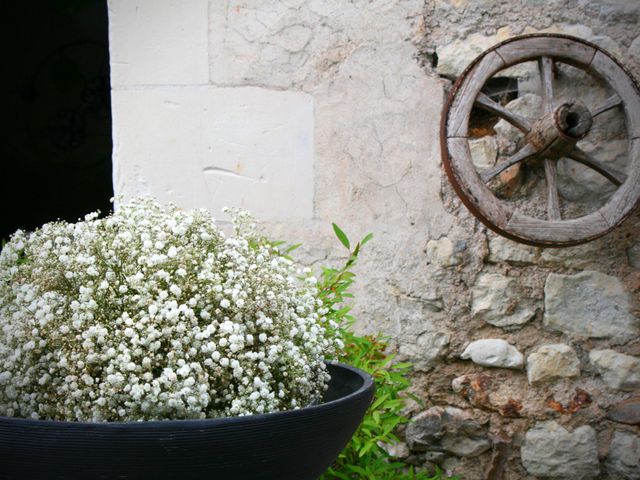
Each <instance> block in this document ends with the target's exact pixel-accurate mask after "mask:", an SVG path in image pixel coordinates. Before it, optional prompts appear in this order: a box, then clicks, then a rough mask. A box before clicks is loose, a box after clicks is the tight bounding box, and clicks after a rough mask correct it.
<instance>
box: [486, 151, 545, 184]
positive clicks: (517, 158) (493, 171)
mask: <svg viewBox="0 0 640 480" xmlns="http://www.w3.org/2000/svg"><path fill="white" fill-rule="evenodd" d="M536 152H537V151H536V149H535V147H534V146H533V145H531V144H530V143H527V144H526V145H525V146H524V147H522V148H521V149H520V150H518V151H517V152H516V153H514V154H513V155H511V156H510V157H509V158H507V159H506V160H505V161H504V162H500V163H499V164H497V165H495V166H494V167H493V168H490V169H489V170H487V171H485V172H483V173H482V174H481V175H480V178H481V179H482V181H483V182H484V183H487V182H488V181H489V180H491V179H492V178H494V177H495V176H496V175H499V174H500V173H501V172H503V171H504V170H506V169H507V168H509V167H511V166H512V165H515V164H516V163H518V162H521V161H523V160H526V159H527V158H531V157H533V156H534V155H535V154H536Z"/></svg>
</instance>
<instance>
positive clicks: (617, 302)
mask: <svg viewBox="0 0 640 480" xmlns="http://www.w3.org/2000/svg"><path fill="white" fill-rule="evenodd" d="M544 294H545V312H544V322H543V323H544V326H545V328H547V329H549V330H556V331H560V332H563V333H566V334H568V335H576V336H581V337H593V338H611V339H615V340H621V341H622V340H628V339H630V338H633V337H635V336H636V335H637V334H638V329H639V324H640V319H638V318H637V317H636V316H635V315H634V314H633V312H632V310H631V300H630V297H629V294H628V293H627V292H626V291H625V289H624V286H623V285H622V282H621V281H620V280H619V279H618V278H617V277H613V276H610V275H605V274H604V273H600V272H594V271H584V272H581V273H578V274H576V275H561V274H556V273H551V274H549V276H548V277H547V281H546V283H545V287H544Z"/></svg>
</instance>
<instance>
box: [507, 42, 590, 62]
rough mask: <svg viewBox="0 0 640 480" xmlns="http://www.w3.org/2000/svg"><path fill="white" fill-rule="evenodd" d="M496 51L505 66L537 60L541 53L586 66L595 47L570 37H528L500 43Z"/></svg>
mask: <svg viewBox="0 0 640 480" xmlns="http://www.w3.org/2000/svg"><path fill="white" fill-rule="evenodd" d="M496 52H497V53H498V55H500V56H501V57H502V58H503V60H504V62H505V64H506V65H507V66H511V65H514V64H516V63H520V62H526V61H528V60H537V59H538V57H540V56H541V55H549V56H551V57H553V58H554V59H561V60H565V61H566V62H567V63H571V64H575V65H582V66H586V65H589V64H590V63H591V59H592V58H593V55H594V54H595V52H596V50H595V48H593V47H591V46H589V45H586V44H584V43H581V42H578V41H576V40H573V39H570V38H562V37H545V36H541V37H528V38H523V39H521V40H519V41H513V42H508V43H505V44H504V45H501V46H500V47H499V48H498V49H497V50H496Z"/></svg>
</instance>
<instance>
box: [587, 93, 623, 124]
mask: <svg viewBox="0 0 640 480" xmlns="http://www.w3.org/2000/svg"><path fill="white" fill-rule="evenodd" d="M619 105H622V99H621V98H620V96H619V95H618V94H617V93H614V94H613V95H611V96H610V97H609V98H607V99H606V100H605V101H604V102H602V103H601V104H600V105H598V106H597V107H596V108H594V109H593V112H591V115H592V116H593V117H594V118H595V117H597V116H598V115H600V114H602V113H604V112H608V111H609V110H611V109H612V108H615V107H617V106H619Z"/></svg>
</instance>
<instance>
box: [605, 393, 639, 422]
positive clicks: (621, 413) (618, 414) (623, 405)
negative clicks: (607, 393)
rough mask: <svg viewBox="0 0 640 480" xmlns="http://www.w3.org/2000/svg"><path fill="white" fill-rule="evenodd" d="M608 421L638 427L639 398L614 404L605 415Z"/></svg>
mask: <svg viewBox="0 0 640 480" xmlns="http://www.w3.org/2000/svg"><path fill="white" fill-rule="evenodd" d="M607 418H608V419H609V420H613V421H614V422H618V423H626V424H628V425H640V397H637V398H630V399H629V400H624V401H622V402H620V403H617V404H615V405H614V406H613V407H611V410H609V413H608V414H607Z"/></svg>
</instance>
